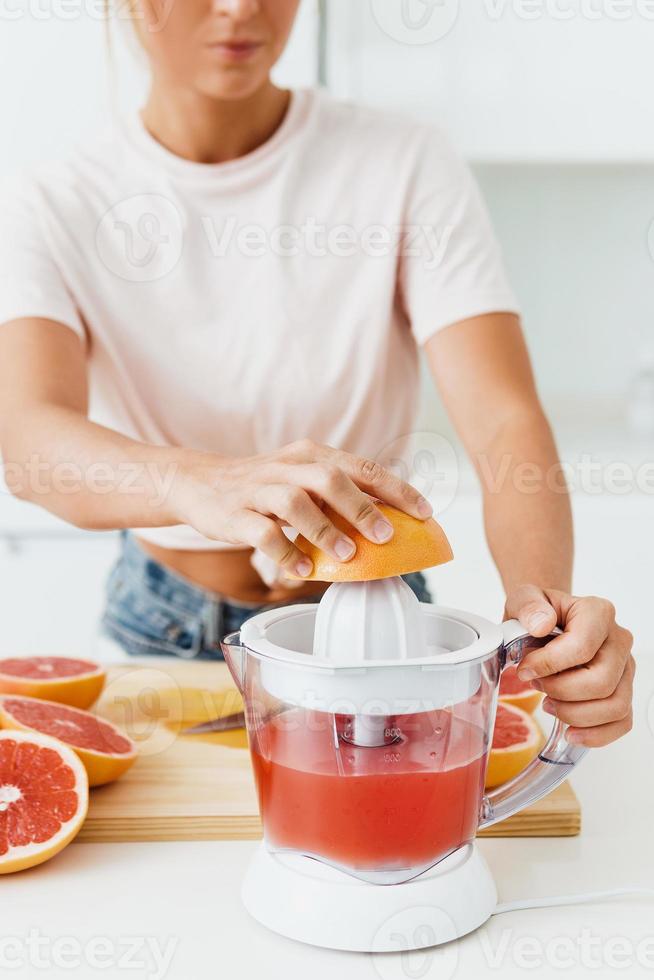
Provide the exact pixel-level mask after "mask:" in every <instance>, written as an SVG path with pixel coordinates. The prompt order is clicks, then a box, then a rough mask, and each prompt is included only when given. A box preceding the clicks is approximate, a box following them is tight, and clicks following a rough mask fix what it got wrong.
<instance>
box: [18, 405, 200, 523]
mask: <svg viewBox="0 0 654 980" xmlns="http://www.w3.org/2000/svg"><path fill="white" fill-rule="evenodd" d="M3 430H4V431H3V445H2V451H3V458H4V467H5V478H6V481H7V484H8V486H9V489H10V491H11V492H12V493H14V494H15V495H16V496H17V497H20V498H21V499H23V500H28V501H30V502H32V503H35V504H38V505H40V506H42V507H44V508H45V509H46V510H49V511H51V512H52V513H53V514H56V515H57V516H58V517H61V518H63V520H65V521H68V522H69V523H71V524H74V525H76V526H78V527H83V528H87V529H98V530H108V529H120V528H129V527H164V526H169V525H172V524H176V523H179V520H180V519H179V515H178V513H177V510H176V494H175V489H176V487H177V486H178V483H179V481H180V480H181V479H183V478H184V469H185V466H186V463H187V458H188V456H189V455H190V454H187V453H185V452H184V451H182V450H178V449H170V448H167V447H158V446H149V445H146V444H144V443H139V442H137V441H135V440H133V439H129V438H127V437H126V436H123V435H120V434H119V433H117V432H114V431H112V430H110V429H107V428H104V427H103V426H100V425H96V424H95V423H93V422H90V421H89V420H88V419H87V418H86V417H85V416H84V415H83V414H81V413H80V412H77V411H75V410H74V409H70V408H66V407H61V406H57V405H52V404H45V403H44V404H35V405H34V406H31V407H29V408H27V409H24V410H23V411H22V412H21V416H20V419H15V420H14V422H13V423H11V422H9V423H5V425H4V426H3Z"/></svg>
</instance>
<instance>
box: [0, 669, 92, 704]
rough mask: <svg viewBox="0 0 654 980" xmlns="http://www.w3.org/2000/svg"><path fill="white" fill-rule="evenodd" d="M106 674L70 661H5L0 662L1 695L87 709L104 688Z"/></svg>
mask: <svg viewBox="0 0 654 980" xmlns="http://www.w3.org/2000/svg"><path fill="white" fill-rule="evenodd" d="M104 681H105V671H104V670H103V669H102V668H101V667H98V665H97V664H94V663H92V662H91V661H90V660H75V659H74V658H72V657H7V658H5V659H4V660H0V694H22V695H24V696H25V697H28V698H43V699H44V700H46V701H58V702H59V703H60V704H70V705H72V706H73V707H74V708H89V707H90V706H91V705H92V704H93V702H94V701H96V700H97V699H98V697H99V695H100V691H101V690H102V688H103V687H104Z"/></svg>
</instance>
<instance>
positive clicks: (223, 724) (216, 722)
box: [179, 711, 245, 735]
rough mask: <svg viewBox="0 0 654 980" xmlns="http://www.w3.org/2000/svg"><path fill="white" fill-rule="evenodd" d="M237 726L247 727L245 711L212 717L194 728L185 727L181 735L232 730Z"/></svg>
mask: <svg viewBox="0 0 654 980" xmlns="http://www.w3.org/2000/svg"><path fill="white" fill-rule="evenodd" d="M236 728H245V712H243V711H235V712H234V714H231V715H225V716H224V717H223V718H212V719H211V721H205V722H203V723H202V724H201V725H193V727H192V728H183V729H182V730H181V731H180V733H179V734H180V735H207V734H208V733H209V732H231V731H234V729H236Z"/></svg>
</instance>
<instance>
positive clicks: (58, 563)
mask: <svg viewBox="0 0 654 980" xmlns="http://www.w3.org/2000/svg"><path fill="white" fill-rule="evenodd" d="M117 553H118V538H117V535H115V534H83V533H79V534H75V533H70V534H61V533H52V534H49V535H46V534H45V533H41V534H40V535H34V536H32V535H26V534H24V533H23V534H20V535H15V536H13V537H12V538H11V539H10V541H9V543H8V539H7V538H6V537H3V536H2V534H0V602H1V608H2V628H1V629H0V657H9V656H17V655H21V654H25V655H28V654H32V655H36V654H51V653H52V654H61V655H67V656H78V657H89V656H90V657H93V656H94V655H95V651H96V643H97V624H98V619H99V616H100V613H101V610H102V605H103V588H104V582H105V580H106V577H107V574H108V572H109V569H110V568H111V565H112V564H113V562H114V560H115V558H116V555H117Z"/></svg>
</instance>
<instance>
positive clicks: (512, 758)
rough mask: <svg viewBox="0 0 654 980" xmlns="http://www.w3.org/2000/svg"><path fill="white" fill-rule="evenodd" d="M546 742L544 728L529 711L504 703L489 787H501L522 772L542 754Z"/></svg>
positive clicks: (495, 735)
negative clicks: (540, 752) (541, 727)
mask: <svg viewBox="0 0 654 980" xmlns="http://www.w3.org/2000/svg"><path fill="white" fill-rule="evenodd" d="M543 741H544V739H543V733H542V731H541V730H540V728H539V726H538V724H537V723H536V721H534V719H533V718H532V717H531V715H530V714H529V713H528V712H526V711H523V710H522V708H516V707H514V706H513V705H511V704H503V703H501V702H500V703H499V704H498V706H497V715H496V717H495V729H494V731H493V742H492V745H491V750H490V753H489V755H488V769H487V770H486V789H492V788H493V787H494V786H501V785H502V783H506V782H508V781H509V779H513V777H514V776H517V775H518V773H521V772H522V770H523V769H525V768H526V767H527V766H528V765H529V763H530V762H531V760H532V759H534V758H535V757H536V756H537V755H538V753H539V751H540V749H541V748H542V745H543Z"/></svg>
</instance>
